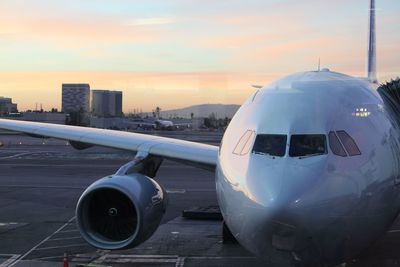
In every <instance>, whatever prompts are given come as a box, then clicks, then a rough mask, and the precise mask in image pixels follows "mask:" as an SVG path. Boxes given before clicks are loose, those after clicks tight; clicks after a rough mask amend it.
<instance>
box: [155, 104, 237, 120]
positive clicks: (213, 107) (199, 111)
mask: <svg viewBox="0 0 400 267" xmlns="http://www.w3.org/2000/svg"><path fill="white" fill-rule="evenodd" d="M239 108H240V105H224V104H203V105H195V106H190V107H186V108H181V109H172V110H165V111H161V116H162V117H163V118H164V119H169V118H174V117H180V118H190V114H191V113H192V112H193V115H194V117H195V118H199V117H208V116H210V115H211V114H212V113H214V114H215V117H216V118H218V119H219V118H225V117H228V118H232V117H233V115H235V113H236V111H237V110H238V109H239Z"/></svg>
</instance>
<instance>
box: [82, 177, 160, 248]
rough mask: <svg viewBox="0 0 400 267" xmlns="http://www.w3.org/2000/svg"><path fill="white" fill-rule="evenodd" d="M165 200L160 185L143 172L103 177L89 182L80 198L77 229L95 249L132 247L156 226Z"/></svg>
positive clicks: (147, 236) (150, 233)
mask: <svg viewBox="0 0 400 267" xmlns="http://www.w3.org/2000/svg"><path fill="white" fill-rule="evenodd" d="M166 202H167V201H166V193H165V191H164V190H163V189H162V187H161V186H160V185H159V184H157V182H156V181H154V180H153V179H151V178H149V177H147V176H145V175H142V174H139V173H132V174H129V175H111V176H107V177H104V178H102V179H100V180H98V181H96V182H95V183H93V184H92V185H90V186H89V187H88V188H87V189H86V190H85V192H83V194H82V196H81V197H80V199H79V201H78V205H77V208H76V220H77V225H78V229H79V231H80V233H81V235H82V237H83V238H84V239H85V240H86V241H87V242H88V243H89V244H91V245H93V246H95V247H97V248H100V249H110V250H115V249H127V248H132V247H134V246H136V245H139V244H140V243H143V242H144V241H145V240H147V239H148V238H149V237H150V236H151V235H152V234H153V233H154V231H155V230H156V229H157V227H158V226H159V224H160V221H161V219H162V217H163V215H164V213H165V210H166V204H167V203H166Z"/></svg>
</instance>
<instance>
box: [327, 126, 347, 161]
mask: <svg viewBox="0 0 400 267" xmlns="http://www.w3.org/2000/svg"><path fill="white" fill-rule="evenodd" d="M329 147H330V148H331V150H332V152H333V154H335V155H338V156H341V157H347V154H346V151H345V150H344V148H343V146H342V144H341V143H340V141H339V139H338V138H337V136H336V134H335V132H329Z"/></svg>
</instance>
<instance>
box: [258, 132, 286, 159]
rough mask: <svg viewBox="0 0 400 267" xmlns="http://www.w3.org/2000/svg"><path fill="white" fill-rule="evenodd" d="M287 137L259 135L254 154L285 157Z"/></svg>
mask: <svg viewBox="0 0 400 267" xmlns="http://www.w3.org/2000/svg"><path fill="white" fill-rule="evenodd" d="M286 142H287V136H286V135H278V134H259V135H257V137H256V141H255V142H254V147H253V153H256V154H261V155H270V156H277V157H283V156H284V155H285V153H286Z"/></svg>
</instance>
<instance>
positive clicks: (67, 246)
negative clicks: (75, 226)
mask: <svg viewBox="0 0 400 267" xmlns="http://www.w3.org/2000/svg"><path fill="white" fill-rule="evenodd" d="M48 241H49V240H48ZM87 245H88V244H87V243H79V244H72V245H65V246H54V247H43V248H36V249H35V250H36V251H38V250H49V249H59V248H71V247H83V246H87Z"/></svg>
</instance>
